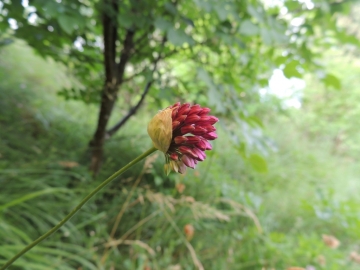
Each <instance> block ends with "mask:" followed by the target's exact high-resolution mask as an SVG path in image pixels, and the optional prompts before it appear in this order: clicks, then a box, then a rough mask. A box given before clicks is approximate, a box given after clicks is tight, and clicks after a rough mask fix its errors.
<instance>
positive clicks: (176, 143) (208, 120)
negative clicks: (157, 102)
mask: <svg viewBox="0 0 360 270" xmlns="http://www.w3.org/2000/svg"><path fill="white" fill-rule="evenodd" d="M169 108H170V109H172V115H171V117H172V129H173V132H172V140H171V143H170V147H169V149H168V151H167V152H166V156H167V159H168V162H169V165H170V168H171V169H173V170H175V171H177V172H179V173H184V172H185V171H186V167H190V168H195V165H196V164H197V163H198V162H199V161H203V160H204V159H205V158H206V154H205V150H211V149H212V146H211V144H210V143H209V142H208V141H209V140H215V139H216V138H217V134H216V132H215V131H216V128H215V127H214V124H215V123H216V122H218V121H219V119H218V118H216V117H215V116H212V115H208V114H209V112H210V109H209V108H202V107H201V106H200V105H198V104H196V105H193V106H191V105H190V104H188V103H184V104H182V105H181V104H180V102H178V103H175V104H174V105H172V106H170V107H169Z"/></svg>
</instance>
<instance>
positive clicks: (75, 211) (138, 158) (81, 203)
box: [0, 147, 157, 270]
mask: <svg viewBox="0 0 360 270" xmlns="http://www.w3.org/2000/svg"><path fill="white" fill-rule="evenodd" d="M156 150H157V149H156V148H155V147H152V148H150V149H149V150H147V151H146V152H145V153H143V154H141V155H140V156H138V157H137V158H135V159H134V160H133V161H131V162H129V163H128V164H127V165H125V166H124V167H123V168H121V169H120V170H118V171H117V172H116V173H114V174H113V175H111V176H110V177H109V178H108V179H106V180H105V181H104V182H102V183H101V184H100V185H98V186H97V187H96V188H95V189H94V190H93V191H92V192H91V193H90V194H89V195H87V196H86V197H85V198H84V199H83V200H82V201H81V202H80V203H79V204H78V205H77V206H76V207H75V208H74V209H73V210H72V211H71V212H70V213H69V214H68V215H67V216H66V217H65V218H64V219H63V220H61V221H60V222H59V223H58V224H57V225H56V226H55V227H54V228H52V229H51V230H49V231H48V232H47V233H45V234H43V235H42V236H40V237H39V238H38V239H36V240H35V241H34V242H32V243H31V244H29V245H28V246H26V247H25V248H24V249H23V250H21V251H20V252H19V253H18V254H16V255H15V256H14V257H13V258H11V259H10V260H9V261H8V262H7V263H6V264H5V265H4V266H3V267H1V268H0V270H5V269H6V268H7V267H9V266H10V265H11V264H12V263H13V262H15V261H16V260H17V259H18V258H20V257H21V256H22V255H24V254H25V253H26V252H28V251H29V250H30V249H32V248H33V247H35V246H36V245H37V244H39V243H40V242H41V241H43V240H44V239H46V238H47V237H49V236H50V235H52V234H53V233H54V232H56V231H57V230H58V229H59V228H60V227H61V226H62V225H64V224H65V223H66V222H67V221H68V220H69V219H70V218H71V217H72V216H73V215H75V214H76V213H77V211H79V210H80V209H81V207H82V206H83V205H84V204H85V203H86V202H87V201H88V200H90V199H91V198H92V197H93V196H94V195H95V194H96V193H98V192H99V191H100V190H101V189H102V188H103V187H105V186H106V185H107V184H109V183H110V182H111V181H112V180H114V179H115V178H116V177H118V176H119V175H120V174H122V173H124V172H125V171H126V170H128V169H129V168H131V167H132V166H134V165H135V164H136V163H138V162H139V161H141V160H142V159H144V158H146V157H147V156H148V155H150V154H152V153H154V152H155V151H156Z"/></svg>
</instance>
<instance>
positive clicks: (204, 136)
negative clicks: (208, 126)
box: [202, 132, 217, 140]
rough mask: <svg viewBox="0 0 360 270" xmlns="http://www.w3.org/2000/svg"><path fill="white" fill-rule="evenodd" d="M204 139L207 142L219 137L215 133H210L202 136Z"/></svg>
mask: <svg viewBox="0 0 360 270" xmlns="http://www.w3.org/2000/svg"><path fill="white" fill-rule="evenodd" d="M202 137H203V138H204V139H207V140H215V139H216V138H217V135H216V133H215V132H210V133H207V134H204V135H202Z"/></svg>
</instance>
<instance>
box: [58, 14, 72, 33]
mask: <svg viewBox="0 0 360 270" xmlns="http://www.w3.org/2000/svg"><path fill="white" fill-rule="evenodd" d="M58 22H59V24H60V27H61V28H62V29H63V30H64V31H65V32H66V33H67V34H69V35H70V34H71V33H72V32H73V31H74V30H75V29H76V28H77V24H76V23H77V19H76V18H74V17H72V16H68V15H61V16H59V17H58Z"/></svg>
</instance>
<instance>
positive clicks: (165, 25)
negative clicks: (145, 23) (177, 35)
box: [154, 17, 173, 31]
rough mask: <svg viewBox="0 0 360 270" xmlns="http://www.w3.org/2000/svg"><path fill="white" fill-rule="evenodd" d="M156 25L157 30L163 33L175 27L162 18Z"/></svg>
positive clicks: (157, 20) (156, 21) (159, 18)
mask: <svg viewBox="0 0 360 270" xmlns="http://www.w3.org/2000/svg"><path fill="white" fill-rule="evenodd" d="M154 25H155V27H156V28H157V29H160V30H161V31H168V30H169V29H170V28H172V27H173V25H172V23H171V22H170V21H168V20H166V19H164V18H162V17H158V18H156V20H155V22H154Z"/></svg>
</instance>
